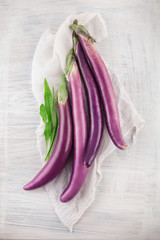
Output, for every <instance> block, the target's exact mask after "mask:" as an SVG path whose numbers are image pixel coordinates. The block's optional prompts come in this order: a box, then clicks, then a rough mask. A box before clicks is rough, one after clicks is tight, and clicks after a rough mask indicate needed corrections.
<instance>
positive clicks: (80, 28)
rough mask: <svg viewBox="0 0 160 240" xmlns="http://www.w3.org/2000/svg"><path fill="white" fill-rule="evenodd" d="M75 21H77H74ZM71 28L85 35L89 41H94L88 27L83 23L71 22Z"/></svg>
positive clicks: (78, 33)
mask: <svg viewBox="0 0 160 240" xmlns="http://www.w3.org/2000/svg"><path fill="white" fill-rule="evenodd" d="M74 23H75V21H74ZM69 27H70V29H72V30H73V31H74V32H75V33H76V34H77V35H81V36H83V37H85V38H86V39H87V40H88V41H90V42H92V43H94V42H95V39H94V38H92V37H91V35H90V34H89V32H88V31H87V29H86V28H85V27H84V26H83V25H77V24H71V25H70V26H69Z"/></svg>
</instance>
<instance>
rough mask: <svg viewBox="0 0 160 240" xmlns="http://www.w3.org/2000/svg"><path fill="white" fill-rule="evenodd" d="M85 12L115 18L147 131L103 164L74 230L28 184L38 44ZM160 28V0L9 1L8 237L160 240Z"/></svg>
mask: <svg viewBox="0 0 160 240" xmlns="http://www.w3.org/2000/svg"><path fill="white" fill-rule="evenodd" d="M84 11H93V12H99V13H100V14H101V15H102V17H103V18H104V19H105V21H106V23H107V26H108V34H109V37H108V39H107V40H106V49H107V50H108V63H109V64H110V65H111V66H112V67H113V68H114V69H115V71H116V73H117V76H118V77H119V79H120V80H121V82H122V84H123V85H124V86H125V88H126V90H127V91H128V93H129V95H130V97H131V99H132V101H133V103H134V104H135V106H136V108H137V110H138V112H139V113H140V114H141V115H142V117H143V118H144V119H145V121H146V124H145V128H144V129H143V130H142V131H141V132H140V134H139V135H138V138H137V142H136V144H135V145H134V146H133V147H132V148H131V149H130V150H129V151H127V152H122V151H119V150H117V151H115V152H114V153H113V154H114V161H112V156H113V155H112V156H111V157H110V158H109V159H108V160H107V161H106V162H105V163H104V164H103V168H102V169H103V180H102V181H101V183H100V185H99V186H98V188H97V192H96V198H95V201H94V203H93V204H92V206H91V207H90V208H89V209H88V211H87V212H86V213H85V214H84V215H83V217H82V218H81V219H80V221H79V222H78V223H77V224H76V226H75V228H74V232H73V233H70V232H69V231H68V229H66V228H65V227H64V226H63V224H61V222H60V221H59V219H58V217H57V216H56V214H55V212H54V209H53V208H52V205H51V202H50V200H49V198H48V196H47V193H46V192H45V191H44V189H43V188H41V189H38V190H36V191H32V192H25V191H23V190H22V186H23V185H24V183H25V179H26V176H33V174H34V173H36V171H38V170H39V166H40V159H39V153H38V150H37V148H36V135H35V130H36V128H37V125H38V123H39V113H38V110H37V104H36V100H35V99H34V97H33V94H32V89H31V65H32V57H33V55H34V51H35V47H36V44H37V42H38V40H39V38H40V36H41V34H42V33H43V32H44V31H45V30H46V28H48V27H51V28H52V29H53V31H55V32H56V30H57V28H58V27H59V26H60V24H61V23H62V22H63V21H64V20H65V18H66V17H67V16H68V15H70V14H73V13H82V12H84ZM159 23H160V1H159V0H157V1H156V0H152V1H151V0H150V1H149V0H132V1H128V0H103V1H102V0H94V1H90V0H88V1H85V0H78V1H74V0H70V1H63V0H60V1H58V0H57V1H54V0H46V1H42V0H39V1H38V0H37V1H36V0H32V1H30V0H28V1H27V0H26V1H25V0H21V1H18V0H14V1H12V0H0V239H45V240H47V239H109V240H122V239H123V240H124V239H126V240H135V239H136V240H159V239H160V111H159V108H160V106H159V105H160V70H159V69H160V68H159V67H160V58H159V51H160V44H159V42H160V28H159ZM115 159H116V160H115Z"/></svg>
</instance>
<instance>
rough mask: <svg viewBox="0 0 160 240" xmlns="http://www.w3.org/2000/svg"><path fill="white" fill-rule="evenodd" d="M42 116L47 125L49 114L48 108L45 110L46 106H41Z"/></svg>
mask: <svg viewBox="0 0 160 240" xmlns="http://www.w3.org/2000/svg"><path fill="white" fill-rule="evenodd" d="M40 115H41V117H42V120H43V122H44V123H46V121H47V112H46V108H45V106H44V104H41V106H40Z"/></svg>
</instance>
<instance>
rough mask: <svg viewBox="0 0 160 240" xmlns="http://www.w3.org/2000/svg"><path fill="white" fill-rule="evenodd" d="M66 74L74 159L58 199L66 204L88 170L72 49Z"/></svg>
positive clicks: (83, 117)
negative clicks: (70, 172) (85, 164)
mask: <svg viewBox="0 0 160 240" xmlns="http://www.w3.org/2000/svg"><path fill="white" fill-rule="evenodd" d="M66 74H67V75H68V78H69V82H70V88H71V99H72V116H73V128H74V149H73V151H74V159H73V168H72V174H71V178H70V182H69V185H68V187H67V188H66V190H65V191H64V192H63V193H62V195H61V197H60V200H61V201H62V202H67V201H69V200H71V199H72V198H73V197H75V196H76V194H77V193H78V192H79V190H80V189H81V187H82V185H83V184H84V181H85V179H86V176H87V173H88V168H85V167H84V164H83V156H84V153H85V148H86V144H87V119H86V112H85V105H84V97H83V92H82V83H81V78H80V73H79V70H78V66H77V63H76V61H75V56H74V50H73V49H72V50H71V51H70V53H69V55H68V57H67V68H66Z"/></svg>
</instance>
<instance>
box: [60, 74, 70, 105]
mask: <svg viewBox="0 0 160 240" xmlns="http://www.w3.org/2000/svg"><path fill="white" fill-rule="evenodd" d="M67 98H68V90H67V83H66V76H65V74H63V75H62V83H61V85H60V87H59V90H58V102H61V103H62V104H65V102H66V100H67Z"/></svg>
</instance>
